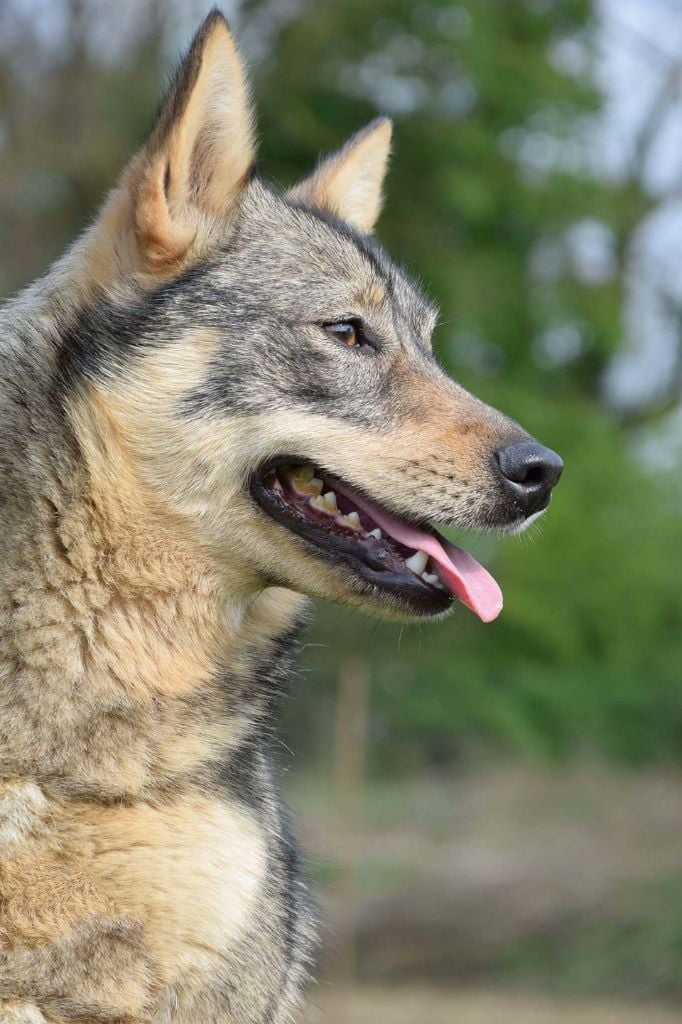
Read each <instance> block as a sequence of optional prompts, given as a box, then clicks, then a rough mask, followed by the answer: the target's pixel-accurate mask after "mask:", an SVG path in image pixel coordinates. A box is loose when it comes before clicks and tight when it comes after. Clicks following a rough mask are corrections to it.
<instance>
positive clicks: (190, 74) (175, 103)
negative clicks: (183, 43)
mask: <svg viewBox="0 0 682 1024" xmlns="http://www.w3.org/2000/svg"><path fill="white" fill-rule="evenodd" d="M254 154H255V145H254V118H253V112H252V106H251V101H250V98H249V92H248V86H247V82H246V76H245V71H244V67H243V64H242V61H241V58H240V56H239V53H238V51H237V47H236V45H235V42H234V39H233V36H232V33H231V32H230V29H229V26H228V24H227V21H226V20H225V18H224V16H223V15H222V13H221V12H220V11H219V10H218V9H217V8H214V9H213V10H212V11H211V13H210V14H209V15H208V17H207V18H206V20H205V21H204V22H203V24H202V25H201V27H200V29H199V31H198V32H197V34H196V35H195V37H194V39H193V40H192V43H191V45H190V47H189V50H188V52H187V55H186V56H185V58H184V59H183V60H182V62H181V63H180V66H179V68H178V70H177V72H176V74H175V76H174V78H173V80H172V82H171V84H170V87H169V89H168V92H167V94H166V96H165V99H164V100H163V103H162V104H161V108H160V110H159V114H158V116H157V119H156V123H155V125H154V128H153V130H152V133H151V136H150V138H149V141H148V143H147V145H146V147H145V148H144V150H143V151H142V153H141V154H139V156H138V157H137V158H136V160H135V161H134V163H133V165H132V166H131V168H130V171H129V175H128V179H127V187H128V188H129V190H130V191H131V192H132V200H133V223H134V228H135V235H136V238H137V244H138V249H139V252H140V256H141V260H142V264H143V266H145V267H146V268H147V269H151V270H154V269H159V268H161V267H163V266H172V265H174V264H176V263H177V261H178V260H180V259H182V257H183V256H184V254H185V253H186V252H187V250H188V249H189V248H190V247H191V246H192V243H193V242H194V240H195V239H197V238H199V241H201V236H202V235H204V236H208V235H210V234H211V232H212V230H214V229H216V227H217V226H218V225H219V223H220V222H221V221H224V220H225V219H226V218H227V217H229V215H230V213H231V211H232V208H233V206H234V204H235V201H236V199H237V198H238V196H239V194H240V192H241V189H242V188H243V186H244V184H245V183H246V181H247V179H248V176H249V173H250V170H251V167H252V165H253V161H254Z"/></svg>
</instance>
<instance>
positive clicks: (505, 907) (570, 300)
mask: <svg viewBox="0 0 682 1024" xmlns="http://www.w3.org/2000/svg"><path fill="white" fill-rule="evenodd" d="M209 6H210V4H209V3H206V2H203V0H201V2H199V0H197V2H193V0H0V293H2V294H3V295H9V294H11V293H12V292H13V291H15V290H16V289H18V288H19V287H21V286H22V285H23V284H24V283H26V282H27V281H28V280H30V279H31V278H32V277H34V276H35V275H36V274H38V273H40V272H41V271H42V270H43V269H44V268H45V267H46V266H47V264H48V263H49V262H50V261H51V260H52V259H53V258H54V257H55V256H57V255H58V253H59V252H60V251H61V249H62V248H63V246H64V245H65V243H66V242H67V241H68V240H69V239H70V238H71V237H72V236H73V234H74V233H76V232H77V231H79V230H80V229H81V228H82V227H83V226H84V225H85V224H86V222H87V221H88V218H89V217H91V216H92V214H93V213H94V211H95V210H96V208H97V206H98V204H99V203H100V201H101V199H102V197H103V195H104V194H105V192H106V190H107V188H108V187H110V186H111V184H112V183H113V182H114V179H115V177H116V175H117V173H118V171H119V169H120V168H121V166H122V165H123V164H124V162H125V161H126V159H127V158H128V156H129V155H130V154H131V153H132V151H133V150H134V149H135V148H136V147H137V146H138V145H139V144H140V143H141V142H142V140H143V139H144V136H145V133H146V131H147V130H148V127H149V124H150V121H151V117H152V113H153V111H154V109H155V107H156V104H157V101H158V96H159V87H160V83H161V82H163V80H164V78H165V76H166V75H167V73H168V71H169V68H170V67H171V66H172V63H173V61H174V60H175V59H176V57H177V54H178V52H179V50H180V49H181V48H182V47H183V46H184V45H186V43H187V41H188V39H189V36H190V34H191V32H192V31H193V30H194V28H195V27H196V25H197V23H198V21H199V19H200V18H201V17H202V16H203V15H204V14H205V13H206V11H207V10H208V8H209ZM224 10H225V13H226V14H227V15H228V17H229V18H230V19H231V21H232V23H233V25H234V27H235V29H236V30H237V32H238V35H239V39H240V41H241V45H242V48H243V50H244V52H245V54H246V56H247V58H248V61H249V64H250V67H251V71H252V74H253V78H254V81H255V91H256V95H257V99H258V105H259V110H260V128H261V134H262V149H261V153H262V168H263V170H264V172H265V173H266V174H268V175H269V176H271V177H273V178H274V179H276V180H277V181H280V182H282V183H284V184H289V183H291V182H293V181H294V180H295V179H296V177H297V176H299V175H300V174H302V173H304V172H305V171H307V170H309V169H310V167H311V166H312V165H313V164H314V162H315V160H316V159H317V157H318V154H319V153H320V152H323V151H326V150H330V149H333V148H335V147H336V146H337V145H339V144H340V143H341V142H342V141H343V140H344V139H345V138H346V136H348V135H349V134H350V133H351V132H353V131H354V130H356V129H357V128H358V127H360V126H361V125H363V124H364V123H365V122H367V121H368V120H370V119H371V118H372V117H374V116H375V115H376V114H378V113H387V114H390V115H391V116H392V117H393V118H394V119H395V122H396V141H395V155H394V161H393V169H392V172H391V175H390V178H389V181H388V189H387V205H386V211H385V214H384V216H383V218H382V221H381V224H380V228H379V236H380V238H381V239H382V240H383V241H384V242H385V243H386V244H387V245H388V247H389V249H390V251H391V252H392V254H393V255H394V256H395V257H396V258H397V259H398V260H399V261H400V262H402V263H403V264H404V265H405V266H406V267H407V268H408V269H409V270H410V271H411V272H413V273H415V274H416V275H417V276H418V277H419V278H420V279H421V280H422V281H423V282H424V284H425V286H426V288H427V290H428V291H429V292H430V293H431V294H432V295H433V296H434V297H435V298H436V299H437V301H438V302H439V303H440V305H441V309H442V321H441V325H440V327H439V329H438V331H437V337H436V344H437V348H438V352H439V355H440V358H441V359H442V361H443V362H444V363H445V365H446V366H447V367H448V369H449V370H450V371H451V372H452V373H453V374H454V375H455V376H456V377H457V378H458V379H459V380H460V381H462V382H463V383H464V384H465V385H466V386H468V387H470V388H471V389H472V390H474V391H475V392H476V393H477V394H479V395H480V396H481V397H482V398H484V399H486V400H487V401H489V402H491V403H493V404H494V405H497V406H499V407H500V408H501V409H503V410H504V411H505V412H507V413H509V414H511V415H512V416H514V417H516V418H518V419H520V420H521V421H522V422H523V423H524V425H525V426H527V427H528V428H529V429H530V430H531V431H532V432H533V433H535V434H536V435H537V436H538V437H539V438H540V439H541V440H542V441H543V442H545V443H546V444H548V445H550V446H552V447H553V448H556V449H557V450H558V451H559V452H560V453H561V454H562V455H563V457H564V459H565V462H566V467H567V468H566V472H565V476H564V479H563V481H562V483H561V486H560V487H559V490H558V492H557V495H556V500H555V502H554V506H553V507H552V509H551V512H550V513H549V514H548V516H547V517H546V518H545V520H544V521H543V522H542V523H541V524H540V525H539V527H536V529H535V530H534V531H533V532H532V534H531V535H530V536H524V537H521V538H518V539H506V540H503V541H498V540H495V539H491V538H485V539H481V538H471V537H469V538H465V543H466V544H467V546H469V547H470V548H472V550H473V551H474V552H475V554H476V555H477V556H478V557H479V558H480V559H482V560H483V561H484V562H485V563H486V564H488V565H490V566H491V567H492V569H493V571H494V572H495V574H496V576H497V577H498V579H499V580H500V581H501V583H502V586H503V589H504V592H505V596H506V607H505V611H504V614H503V615H502V617H501V619H500V620H499V621H498V622H496V623H495V624H493V625H489V626H483V625H482V624H480V623H479V622H477V621H476V620H475V619H474V618H473V616H471V615H470V614H469V613H468V612H467V611H466V610H464V609H463V608H460V609H459V610H458V611H457V612H456V614H455V615H454V617H453V618H452V619H451V620H450V621H448V622H446V623H443V624H441V625H439V626H435V627H428V628H424V629H417V628H400V627H398V626H393V625H389V624H385V623H379V624H377V623H376V622H372V621H370V620H368V619H366V618H364V617H362V616H360V615H358V614H355V613H349V612H347V611H345V610H343V609H338V608H325V607H320V608H318V609H317V617H316V622H315V625H314V626H313V627H312V629H311V630H310V632H309V634H308V636H307V646H306V649H305V652H304V664H303V671H302V673H301V677H300V680H299V682H298V684H297V687H296V691H295V693H294V694H293V695H292V699H291V700H290V701H289V702H288V704H287V707H286V708H285V711H284V719H285V721H284V728H283V731H282V740H283V741H282V743H281V746H280V749H279V753H278V756H279V760H280V763H281V765H282V767H283V769H284V771H285V778H286V788H287V791H288V798H289V802H290V804H291V805H292V807H293V809H294V813H295V816H296V818H297V819H298V821H299V833H300V834H301V837H302V840H303V843H304V846H305V848H306V849H307V851H308V855H307V856H308V863H309V873H310V876H311V878H312V880H313V888H314V889H315V891H316V893H317V896H318V900H319V904H320V915H321V918H322V922H323V923H322V929H321V930H322V938H323V954H322V958H321V963H320V967H319V974H320V977H321V981H320V982H319V984H317V985H316V987H315V988H314V989H313V991H312V997H311V1002H312V1007H311V1017H310V1020H311V1021H318V1020H328V1021H334V1022H336V1024H351V1022H353V1024H365V1022H370V1021H371V1022H372V1024H384V1022H388V1021H390V1022H391V1024H403V1022H404V1024H407V1022H408V1021H409V1022H410V1024H422V1022H424V1024H444V1022H446V1021H447V1022H448V1024H453V1022H457V1024H460V1022H461V1024H479V1022H480V1024H483V1022H486V1024H488V1022H491V1024H492V1022H498V1021H502V1022H509V1024H517V1022H519V1024H520V1022H522V1021H523V1024H535V1022H543V1024H544V1022H548V1024H553V1022H564V1021H565V1022H581V1024H585V1022H587V1024H589V1022H594V1024H607V1022H616V1021H618V1022H625V1024H627V1022H630V1021H633V1022H634V1021H641V1022H646V1024H656V1022H658V1021H660V1022H661V1024H663V1022H666V1021H673V1020H679V1019H682V789H681V787H680V783H681V782H682V770H681V769H682V678H681V676H682V672H681V668H682V602H681V601H680V586H681V582H682V581H681V575H682V573H681V570H682V474H681V473H680V468H681V463H682V348H681V331H682V0H592V2H589V0H561V2H559V0H513V2H512V0H507V2H504V0H498V2H491V0H461V2H445V0H442V2H439V0H411V2H407V0H372V2H371V3H370V2H368V0H334V2H332V0H244V2H242V3H235V2H225V3H224Z"/></svg>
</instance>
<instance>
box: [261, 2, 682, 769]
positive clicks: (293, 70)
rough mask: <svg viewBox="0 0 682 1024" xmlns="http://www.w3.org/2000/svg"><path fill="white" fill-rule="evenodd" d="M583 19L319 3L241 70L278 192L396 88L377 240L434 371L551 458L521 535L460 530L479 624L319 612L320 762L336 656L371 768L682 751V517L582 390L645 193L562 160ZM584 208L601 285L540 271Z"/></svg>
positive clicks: (312, 662) (615, 329)
mask: <svg viewBox="0 0 682 1024" xmlns="http://www.w3.org/2000/svg"><path fill="white" fill-rule="evenodd" d="M254 6H258V5H257V4H256V5H254ZM591 28H592V25H591V21H590V7H589V5H588V4H586V3H583V2H572V3H566V4H561V5H557V4H534V3H518V4H490V3H487V2H486V0H466V2H463V3H461V4H458V5H456V6H453V5H452V4H450V3H442V4H438V3H426V4H418V5H415V4H413V3H409V2H400V0H398V2H396V0H383V2H382V0H379V2H376V3H373V4H372V5H367V4H365V3H363V2H362V0H351V2H346V3H344V4H342V5H336V4H330V3H325V2H321V3H320V2H318V3H316V4H314V5H312V4H311V5H310V6H308V7H306V10H305V16H301V17H300V18H297V19H296V20H295V22H293V23H292V24H291V25H289V27H288V28H287V29H286V30H285V31H284V32H283V34H282V37H281V39H280V40H279V43H278V46H277V47H276V49H275V50H274V51H273V52H272V54H271V55H270V56H269V57H268V58H267V59H266V61H265V62H264V63H263V65H262V66H260V67H259V69H258V93H259V98H260V103H261V109H262V113H263V138H264V144H263V151H264V163H265V166H266V167H267V169H268V170H269V171H274V173H275V175H276V176H277V177H278V178H281V179H282V180H283V181H287V182H288V181H291V180H292V178H295V177H296V175H298V174H300V173H303V172H304V171H305V169H306V168H307V167H308V166H309V164H310V160H311V157H312V156H314V155H315V154H316V151H317V150H318V149H322V150H325V149H329V148H332V147H334V146H335V145H338V143H339V141H340V140H342V139H343V138H344V137H345V136H346V135H347V134H350V133H351V132H352V131H353V130H355V129H356V128H357V127H358V126H359V125H361V124H362V123H363V122H364V121H366V120H368V119H370V118H371V117H372V116H375V114H376V113H378V112H380V110H381V104H380V100H381V95H382V91H381V88H377V87H376V81H377V80H379V81H380V82H381V80H382V79H383V80H387V81H388V85H386V84H385V82H384V87H383V88H384V90H385V95H386V96H387V97H388V98H390V96H391V92H390V83H391V81H392V80H398V82H397V84H396V81H393V88H394V90H397V92H398V94H399V96H402V95H403V93H402V91H401V89H402V88H404V89H405V98H404V102H405V104H406V106H407V109H405V110H402V111H401V110H394V111H392V113H393V114H394V116H395V118H396V122H397V124H396V151H395V158H394V165H393V169H392V172H391V176H390V179H389V182H388V194H387V206H386V211H385V214H384V216H383V219H382V222H381V225H380V229H379V234H380V237H381V238H382V240H384V241H385V242H386V243H387V245H388V246H389V248H390V250H391V252H392V253H393V254H394V255H395V256H396V257H397V258H398V259H399V260H401V261H402V262H403V263H404V264H405V265H407V266H408V267H409V268H410V269H411V270H412V271H415V272H416V273H417V274H418V275H419V276H420V278H421V279H422V280H423V281H425V282H426V284H427V286H428V288H429V290H430V291H431V293H432V294H433V295H434V296H435V297H436V298H437V299H438V301H439V302H440V305H441V309H442V323H441V326H440V328H439V330H438V332H437V337H436V345H437V348H438V351H439V354H440V357H441V359H442V360H443V362H444V363H445V365H446V366H447V367H448V369H449V370H450V371H451V372H452V373H453V374H454V375H456V376H457V377H458V379H460V380H461V381H462V382H463V383H465V384H466V385H467V386H469V387H471V388H472V390H475V391H476V392H477V393H478V394H479V395H480V396H481V397H483V398H485V399H486V400H487V401H489V402H491V403H493V404H495V405H497V406H499V407H500V408H502V409H503V410H504V411H506V412H508V413H510V414H511V415H513V416H514V417H516V418H517V419H519V420H520V421H521V422H523V424H524V425H525V426H527V427H528V428H529V429H530V430H532V431H533V432H534V433H535V434H536V435H537V436H538V437H540V438H541V439H542V440H543V441H545V442H546V443H548V444H550V445H551V446H553V447H555V448H556V449H558V450H559V451H560V452H561V453H562V455H563V456H564V458H565V462H566V467H567V468H566V472H565V475H564V479H563V480H562V483H561V485H560V487H559V489H558V491H557V494H556V498H555V502H554V505H553V507H552V509H551V511H550V513H549V515H548V516H547V517H546V519H545V520H544V521H543V523H542V524H541V525H540V526H539V527H538V528H536V531H535V532H534V533H533V534H532V535H531V536H529V537H522V538H519V539H510V540H505V541H502V542H493V541H491V540H488V539H486V540H485V541H483V540H476V539H472V538H466V539H465V543H466V544H467V545H468V546H469V547H472V546H473V549H474V551H475V552H477V553H479V554H480V555H482V556H483V557H485V558H486V559H487V561H488V562H490V563H492V567H493V570H494V571H495V573H496V574H497V576H498V577H499V578H500V580H501V582H502V585H503V589H504V591H505V595H506V609H505V611H504V613H503V615H502V617H501V619H500V620H499V621H498V622H496V623H495V624H494V625H492V626H482V625H481V624H480V623H477V622H475V621H473V619H472V617H471V616H470V615H469V614H468V613H467V612H466V611H464V610H463V609H458V610H457V612H456V613H455V617H454V618H453V619H451V620H450V621H448V622H446V623H444V624H442V625H439V626H436V627H429V628H428V629H423V630H422V629H419V630H415V629H410V628H405V629H401V628H400V627H391V626H386V625H383V624H382V625H380V626H379V627H377V626H376V625H374V624H371V623H367V622H365V621H364V620H363V619H362V618H361V617H360V616H358V615H356V614H351V615H350V616H343V615H340V613H339V611H338V610H337V609H330V610H327V611H325V612H324V613H323V615H322V618H321V621H320V623H319V625H318V626H317V628H316V629H315V630H314V631H313V635H312V637H311V642H312V643H313V644H322V645H325V646H322V647H317V646H313V647H311V648H310V650H309V652H308V656H307V661H308V665H309V666H311V667H313V668H314V669H315V671H314V673H313V675H314V679H313V680H311V682H310V684H309V685H308V686H307V687H306V688H305V691H304V694H303V698H301V695H300V694H299V698H298V700H297V702H296V705H295V707H293V708H292V709H291V716H290V717H291V729H292V732H293V734H294V735H296V734H298V736H303V737H308V738H309V741H310V742H311V743H317V746H318V750H319V751H320V752H323V751H324V750H325V749H326V748H327V744H328V741H329V735H330V732H329V730H330V726H329V723H330V720H331V717H332V716H331V714H330V710H331V708H330V705H331V701H332V698H333V693H334V688H335V682H336V680H335V676H336V671H337V666H338V660H339V655H340V652H342V651H348V650H353V651H356V652H360V653H362V655H363V656H364V657H366V659H367V661H368V663H369V665H370V666H371V671H372V678H373V680H374V688H373V706H374V718H373V741H374V742H373V743H372V748H371V749H372V756H373V764H374V766H375V768H376V769H378V770H381V769H387V768H390V770H391V771H395V770H396V769H397V768H398V767H399V766H404V767H409V768H410V769H413V768H415V767H418V766H419V765H420V764H422V763H424V762H426V763H442V762H445V761H450V760H452V759H456V758H459V757H462V756H464V755H466V756H476V754H477V752H478V751H480V750H485V749H486V748H489V747H490V746H493V747H498V748H500V747H507V748H509V747H511V748H513V749H515V750H516V751H520V752H523V753H526V754H530V755H532V756H541V757H546V756H549V757H556V756H563V755H567V754H569V753H572V752H576V751H578V750H580V749H581V748H583V747H592V748H597V749H601V750H602V751H604V752H605V753H607V754H608V755H611V756H613V757H615V758H618V759H624V760H627V761H642V760H646V759H650V758H656V757H664V758H675V757H677V756H678V754H679V751H680V750H682V743H681V742H680V741H681V740H682V687H681V686H680V665H681V664H682V608H681V604H680V600H679V578H680V556H679V552H680V547H681V543H682V521H681V520H680V515H679V508H675V507H674V506H673V502H672V501H671V500H669V493H670V490H671V486H672V482H671V481H670V480H666V479H660V478H658V477H656V476H653V475H649V474H647V472H646V470H645V469H644V468H643V467H642V466H640V465H637V464H636V463H635V461H634V459H633V457H632V454H631V437H630V436H629V433H628V431H627V429H626V428H625V427H624V425H623V424H622V423H621V422H620V421H619V419H618V417H617V416H616V415H615V414H614V413H613V412H610V411H609V410H608V409H607V408H605V407H604V405H603V404H602V403H601V402H600V399H599V385H600V378H601V374H602V372H603V370H604V367H605V366H606V364H607V362H608V360H609V358H610V356H611V354H612V352H613V351H614V349H615V347H616V346H617V345H618V343H619V342H620V340H621V335H622V322H621V303H622V291H621V289H622V280H621V277H620V274H621V273H622V267H621V265H620V263H619V262H618V261H619V260H620V259H621V257H622V250H623V247H624V245H625V243H626V241H627V239H628V237H629V232H631V230H632V227H633V224H635V223H636V222H637V220H638V218H639V217H641V215H642V214H643V212H644V211H645V210H646V208H647V199H646V197H645V196H644V195H643V194H642V193H640V192H638V190H637V189H636V188H634V187H633V186H631V185H623V186H621V187H618V186H616V185H613V184H605V183H603V182H600V181H597V180H595V179H594V178H592V177H590V176H589V174H588V173H587V171H581V170H576V169H573V168H571V162H570V159H569V158H568V155H567V154H568V153H569V151H570V146H571V143H572V140H573V141H575V138H576V135H577V134H578V133H579V131H580V125H581V123H582V121H583V120H584V119H585V118H586V117H587V116H589V115H590V114H591V113H592V112H594V111H595V110H596V108H597V103H598V97H597V96H596V94H595V93H593V92H592V91H591V89H590V88H589V86H588V85H586V84H585V81H584V80H581V79H577V78H574V77H569V76H568V75H566V74H564V73H562V72H561V71H560V70H558V68H557V67H556V65H555V64H554V63H553V62H552V61H551V60H550V53H551V50H552V47H553V46H555V45H556V44H557V43H558V42H559V41H560V40H561V39H562V38H565V37H566V36H567V35H572V34H575V33H581V34H582V35H583V37H585V36H587V37H589V33H590V31H591ZM401 83H402V85H401ZM405 83H407V86H405ZM410 87H412V88H413V89H414V95H413V102H414V103H415V104H417V109H416V110H413V109H411V108H410V105H409V97H410ZM533 132H537V133H539V137H540V141H542V139H543V138H544V137H545V134H548V135H551V137H552V139H553V140H555V144H556V145H558V146H559V147H560V153H564V157H562V158H560V159H559V160H558V161H557V165H556V166H554V167H551V168H550V169H549V170H534V169H533V168H532V167H530V168H529V167H526V166H524V164H523V161H522V160H521V159H520V158H519V149H520V147H521V145H522V141H523V139H524V138H527V137H528V136H529V135H532V133H533ZM585 218H598V220H599V221H600V222H601V223H603V224H604V225H605V226H606V227H607V228H608V229H609V230H610V232H611V235H612V238H613V240H614V241H613V245H614V260H615V261H616V273H615V275H614V277H613V278H611V279H607V280H604V281H602V282H597V283H595V282H586V281H584V280H583V279H581V276H580V275H579V274H578V273H577V272H576V271H575V268H573V267H572V266H571V265H570V263H569V262H568V261H566V262H564V265H563V266H562V267H561V268H560V269H559V270H558V271H555V272H553V273H548V272H545V271H546V268H545V267H543V266H542V265H540V267H539V269H538V270H536V271H535V272H533V266H534V263H535V264H537V263H538V262H539V263H540V264H542V262H543V253H549V254H550V256H549V257H545V258H546V259H549V258H550V257H551V254H552V252H556V251H557V250H559V251H560V250H561V247H562V245H563V244H564V241H563V240H564V239H565V233H566V231H567V230H568V229H570V227H571V225H572V224H574V223H575V222H577V221H581V220H584V219H585ZM562 325H564V326H565V325H569V327H570V328H571V329H572V330H573V331H574V333H575V335H576V336H577V337H578V338H579V346H578V351H577V352H575V353H574V354H572V356H571V358H565V359H563V358H560V359H552V358H551V353H550V358H548V357H547V356H546V355H545V354H544V353H543V349H542V339H543V337H544V336H546V335H547V333H548V332H551V331H552V330H553V329H556V328H560V327H561V326H562ZM320 691H322V694H321V693H320ZM302 716H303V720H304V721H305V722H306V723H307V724H308V726H309V727H308V728H301V727H300V723H301V719H302ZM296 742H298V737H297V739H296Z"/></svg>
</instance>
